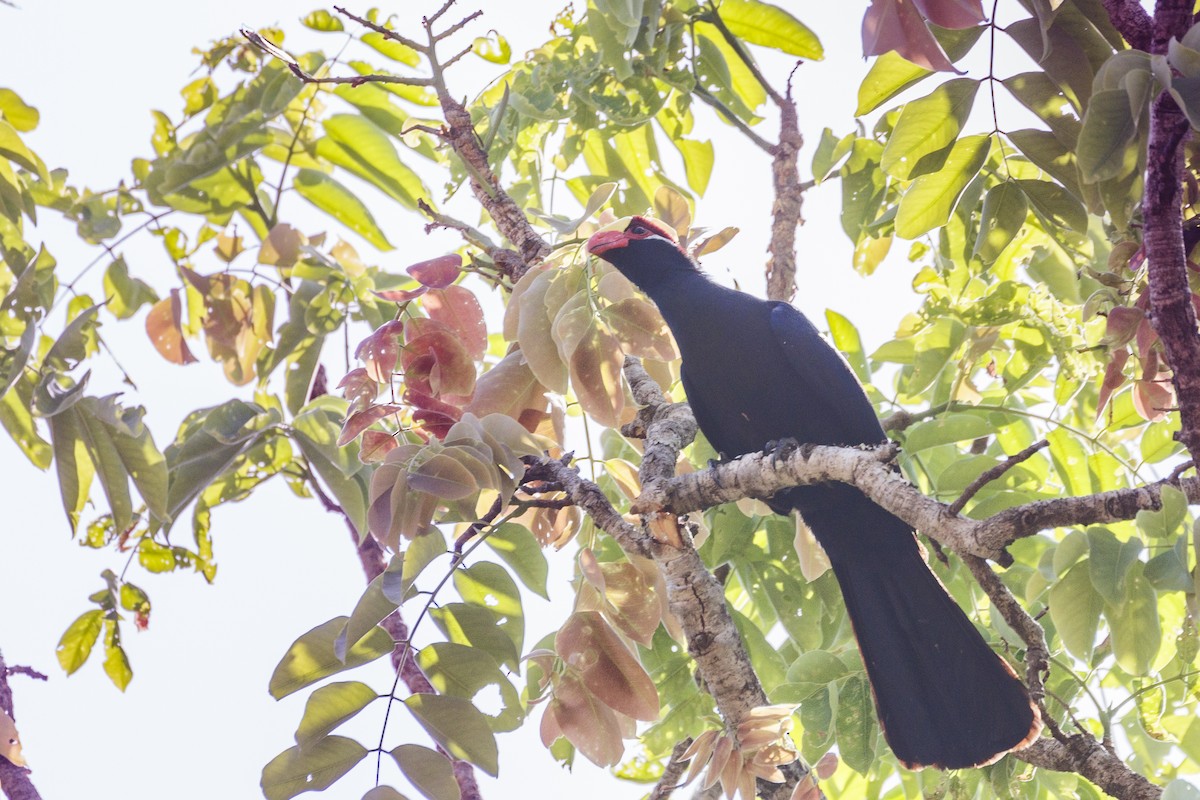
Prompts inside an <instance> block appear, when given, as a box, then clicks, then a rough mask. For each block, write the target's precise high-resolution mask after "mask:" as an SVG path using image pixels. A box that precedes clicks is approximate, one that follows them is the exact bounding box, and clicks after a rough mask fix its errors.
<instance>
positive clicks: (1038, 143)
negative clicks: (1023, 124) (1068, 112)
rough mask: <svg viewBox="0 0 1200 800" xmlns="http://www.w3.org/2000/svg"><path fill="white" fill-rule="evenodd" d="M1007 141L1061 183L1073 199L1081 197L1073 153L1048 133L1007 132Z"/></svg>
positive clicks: (1030, 131)
mask: <svg viewBox="0 0 1200 800" xmlns="http://www.w3.org/2000/svg"><path fill="white" fill-rule="evenodd" d="M1008 138H1009V141H1011V142H1012V143H1013V144H1014V145H1016V146H1017V149H1019V150H1020V151H1021V152H1022V153H1023V154H1024V155H1025V157H1026V158H1028V159H1029V160H1030V161H1032V162H1033V163H1034V164H1035V165H1036V166H1037V167H1038V168H1039V169H1041V170H1043V171H1045V172H1046V174H1047V175H1049V176H1050V177H1052V178H1054V179H1055V180H1056V181H1058V182H1059V183H1061V184H1062V185H1063V186H1064V187H1065V188H1066V190H1067V191H1068V192H1070V193H1071V194H1073V195H1074V196H1075V197H1080V198H1081V197H1083V190H1082V189H1080V187H1079V170H1078V169H1077V167H1076V160H1075V151H1074V150H1072V149H1070V148H1068V147H1066V146H1065V145H1064V144H1063V143H1062V142H1060V141H1059V140H1058V137H1057V136H1055V135H1054V134H1053V133H1050V132H1049V131H1039V130H1028V129H1027V130H1018V131H1009V132H1008Z"/></svg>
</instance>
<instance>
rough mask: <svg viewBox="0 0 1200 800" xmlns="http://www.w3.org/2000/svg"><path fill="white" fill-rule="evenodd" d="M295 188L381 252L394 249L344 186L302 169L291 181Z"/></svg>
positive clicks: (306, 198) (363, 207) (369, 212)
mask: <svg viewBox="0 0 1200 800" xmlns="http://www.w3.org/2000/svg"><path fill="white" fill-rule="evenodd" d="M292 186H294V187H295V189H296V193H297V194H299V195H300V196H301V197H303V198H304V199H305V200H307V201H308V202H310V203H312V204H313V205H314V206H316V207H317V208H319V209H321V210H322V211H324V212H325V213H326V214H329V215H330V216H331V217H333V218H334V219H336V220H337V221H338V222H341V223H343V224H344V225H346V226H348V227H349V228H350V230H352V231H354V232H355V233H357V234H358V235H360V236H362V237H363V238H364V239H366V240H367V241H368V242H370V243H371V244H372V245H374V246H375V247H376V248H378V249H379V250H384V251H386V250H391V249H392V245H391V243H390V242H389V241H388V240H387V237H386V236H384V234H383V231H382V230H380V228H379V225H378V223H376V222H375V217H374V216H372V214H371V211H370V209H368V208H367V206H366V204H365V203H363V201H362V200H359V199H358V196H357V195H355V194H354V193H353V192H351V191H350V190H349V189H347V188H346V187H345V186H344V185H343V184H341V183H339V182H338V181H336V180H334V179H333V178H331V177H329V176H328V175H326V174H325V173H323V172H319V171H317V170H315V169H302V170H300V171H299V172H297V173H296V177H295V178H293V179H292Z"/></svg>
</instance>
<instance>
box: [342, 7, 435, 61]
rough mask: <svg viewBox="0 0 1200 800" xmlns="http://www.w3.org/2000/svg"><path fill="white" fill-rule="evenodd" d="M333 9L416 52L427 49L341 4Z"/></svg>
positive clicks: (422, 51) (423, 51)
mask: <svg viewBox="0 0 1200 800" xmlns="http://www.w3.org/2000/svg"><path fill="white" fill-rule="evenodd" d="M333 10H334V11H336V12H338V13H339V14H341V15H342V16H343V17H346V18H347V19H352V20H354V21H355V22H357V23H358V24H359V25H362V26H363V27H364V28H370V29H371V30H373V31H375V32H376V33H378V34H380V35H382V36H383V37H384V38H386V39H391V40H392V41H393V42H399V43H400V44H402V45H404V46H405V47H411V48H412V49H413V50H416V51H417V52H418V53H425V52H427V50H428V47H427V46H426V45H423V44H420V43H419V42H416V41H414V40H412V39H409V38H408V37H406V36H402V35H401V34H399V33H397V32H396V31H394V30H392V29H391V28H386V27H384V26H383V25H380V24H378V23H375V22H371V20H369V19H367V18H366V17H360V16H358V15H356V14H351V13H350V12H349V11H347V10H346V9H344V8H342V7H341V6H334V7H333ZM444 10H445V9H444V8H443V11H444ZM434 19H436V16H435V17H434ZM432 21H433V20H430V22H432Z"/></svg>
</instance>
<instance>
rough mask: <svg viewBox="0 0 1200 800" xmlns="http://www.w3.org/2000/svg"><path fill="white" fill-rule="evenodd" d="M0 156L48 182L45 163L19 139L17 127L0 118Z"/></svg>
mask: <svg viewBox="0 0 1200 800" xmlns="http://www.w3.org/2000/svg"><path fill="white" fill-rule="evenodd" d="M0 156H3V157H4V158H7V159H8V160H9V161H14V162H16V163H17V164H20V165H21V166H22V167H24V168H25V169H27V170H29V171H30V172H32V173H34V174H36V175H37V176H38V177H39V178H41V179H42V181H43V182H45V183H50V172H49V170H47V169H46V165H45V163H43V161H42V160H41V159H40V158H38V156H37V153H35V152H33V151H32V150H30V149H29V148H28V147H27V146H26V145H25V143H24V142H22V141H21V137H20V136H18V135H17V129H16V128H15V127H14V126H13V125H10V124H8V123H7V122H5V121H4V120H0Z"/></svg>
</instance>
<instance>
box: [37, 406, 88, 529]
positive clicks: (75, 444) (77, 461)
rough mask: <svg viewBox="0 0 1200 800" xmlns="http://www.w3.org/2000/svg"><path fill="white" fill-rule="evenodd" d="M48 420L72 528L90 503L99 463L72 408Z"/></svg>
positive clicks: (57, 469)
mask: <svg viewBox="0 0 1200 800" xmlns="http://www.w3.org/2000/svg"><path fill="white" fill-rule="evenodd" d="M49 422H50V442H51V444H52V445H53V447H54V467H55V470H56V472H57V473H58V490H59V494H60V496H61V497H62V502H63V508H64V509H65V510H66V512H67V521H68V522H69V523H70V525H71V530H72V532H73V531H75V530H76V529H77V528H78V527H79V515H80V514H82V513H83V508H84V506H86V505H87V501H88V494H89V492H90V491H91V486H92V478H93V477H95V475H96V467H95V465H94V464H93V463H92V458H91V456H90V455H88V449H87V445H86V444H85V442H84V440H83V435H82V432H81V423H80V421H79V418H78V417H77V416H76V415H75V413H74V412H73V411H70V410H68V411H67V412H65V413H62V414H55V415H54V416H53V417H50V420H49Z"/></svg>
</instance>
